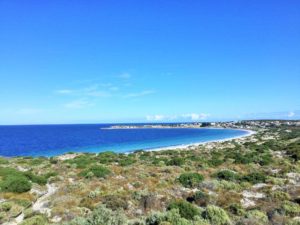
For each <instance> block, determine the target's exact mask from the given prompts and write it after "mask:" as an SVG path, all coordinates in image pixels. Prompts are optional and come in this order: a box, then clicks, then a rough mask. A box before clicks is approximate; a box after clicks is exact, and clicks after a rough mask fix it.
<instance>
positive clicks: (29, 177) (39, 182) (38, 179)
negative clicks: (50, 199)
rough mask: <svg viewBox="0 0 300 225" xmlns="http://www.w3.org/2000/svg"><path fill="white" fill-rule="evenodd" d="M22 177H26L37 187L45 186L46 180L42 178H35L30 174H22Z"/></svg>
mask: <svg viewBox="0 0 300 225" xmlns="http://www.w3.org/2000/svg"><path fill="white" fill-rule="evenodd" d="M24 176H26V177H27V178H28V179H29V180H31V181H32V182H33V183H37V184H39V185H45V184H47V178H46V177H44V176H37V175H35V174H33V173H32V172H24Z"/></svg>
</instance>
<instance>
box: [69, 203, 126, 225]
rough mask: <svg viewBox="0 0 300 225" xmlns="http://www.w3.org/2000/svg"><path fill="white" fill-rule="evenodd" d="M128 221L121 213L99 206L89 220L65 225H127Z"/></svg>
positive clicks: (78, 220) (80, 220) (80, 219)
mask: <svg viewBox="0 0 300 225" xmlns="http://www.w3.org/2000/svg"><path fill="white" fill-rule="evenodd" d="M127 224H128V220H127V218H126V216H125V215H124V213H122V212H121V211H112V210H111V209H107V208H106V207H105V206H104V205H99V206H98V207H97V208H96V209H95V210H94V211H93V212H92V213H91V214H89V215H88V217H87V218H81V217H79V218H76V219H74V220H72V221H71V222H67V223H64V225H127Z"/></svg>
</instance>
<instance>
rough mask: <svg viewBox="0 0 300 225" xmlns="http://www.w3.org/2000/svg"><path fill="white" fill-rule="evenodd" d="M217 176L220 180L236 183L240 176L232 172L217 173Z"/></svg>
mask: <svg viewBox="0 0 300 225" xmlns="http://www.w3.org/2000/svg"><path fill="white" fill-rule="evenodd" d="M215 176H216V177H217V178H218V179H220V180H227V181H235V180H237V179H239V176H238V174H237V173H235V172H233V171H231V170H221V171H219V172H217V173H216V174H215Z"/></svg>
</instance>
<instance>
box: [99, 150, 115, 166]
mask: <svg viewBox="0 0 300 225" xmlns="http://www.w3.org/2000/svg"><path fill="white" fill-rule="evenodd" d="M118 158H119V155H118V154H117V153H115V152H101V153H99V154H98V156H97V159H98V161H99V162H100V163H102V164H110V163H113V162H117V161H118Z"/></svg>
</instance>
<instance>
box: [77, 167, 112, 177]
mask: <svg viewBox="0 0 300 225" xmlns="http://www.w3.org/2000/svg"><path fill="white" fill-rule="evenodd" d="M91 173H92V174H93V175H94V176H96V177H99V178H105V177H107V176H108V175H109V174H110V173H111V171H110V170H109V169H108V168H106V167H104V166H92V167H91V168H89V169H87V170H84V171H82V172H81V173H80V175H81V176H84V177H86V176H87V175H88V174H91Z"/></svg>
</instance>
